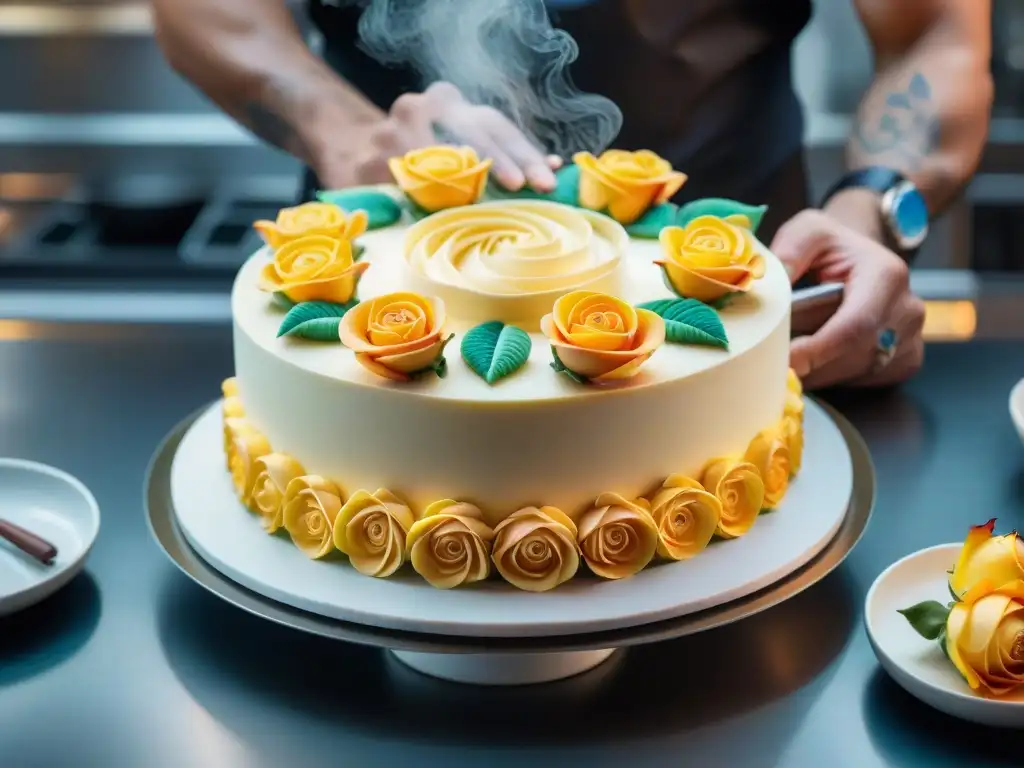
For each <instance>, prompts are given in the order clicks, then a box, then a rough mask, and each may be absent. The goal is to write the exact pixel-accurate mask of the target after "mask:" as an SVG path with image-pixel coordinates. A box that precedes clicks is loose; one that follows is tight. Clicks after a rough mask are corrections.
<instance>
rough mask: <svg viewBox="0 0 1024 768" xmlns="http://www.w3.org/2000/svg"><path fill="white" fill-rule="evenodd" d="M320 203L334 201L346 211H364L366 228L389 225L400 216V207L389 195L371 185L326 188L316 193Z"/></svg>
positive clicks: (378, 227)
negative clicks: (349, 187)
mask: <svg viewBox="0 0 1024 768" xmlns="http://www.w3.org/2000/svg"><path fill="white" fill-rule="evenodd" d="M316 196H317V199H318V200H319V201H320V202H322V203H334V205H337V206H338V207H339V208H344V209H345V210H346V211H366V217H367V219H368V222H367V229H380V228H381V227H390V226H391V225H392V224H394V223H395V222H396V221H398V219H399V218H401V216H402V207H401V206H400V205H399V204H398V203H397V202H396V201H395V199H394V198H393V197H391V195H389V194H387V193H385V192H381V191H380V190H379V189H374V188H373V187H353V188H351V189H326V190H322V191H320V192H317V194H316Z"/></svg>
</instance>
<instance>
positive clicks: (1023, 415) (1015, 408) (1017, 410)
mask: <svg viewBox="0 0 1024 768" xmlns="http://www.w3.org/2000/svg"><path fill="white" fill-rule="evenodd" d="M1010 416H1011V418H1012V419H1013V425H1014V426H1015V427H1017V434H1018V435H1020V439H1021V440H1024V379H1021V380H1020V381H1018V382H1017V385H1016V386H1015V387H1014V388H1013V389H1011V390H1010Z"/></svg>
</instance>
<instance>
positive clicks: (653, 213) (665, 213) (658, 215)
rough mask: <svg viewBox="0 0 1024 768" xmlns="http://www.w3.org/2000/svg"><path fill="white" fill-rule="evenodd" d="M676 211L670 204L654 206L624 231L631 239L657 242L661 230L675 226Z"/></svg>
mask: <svg viewBox="0 0 1024 768" xmlns="http://www.w3.org/2000/svg"><path fill="white" fill-rule="evenodd" d="M678 211H679V208H678V207H677V206H675V205H673V204H672V203H662V204H661V205H656V206H654V207H653V208H650V209H648V211H647V212H646V213H645V214H644V215H643V216H641V217H640V218H639V219H637V220H636V221H634V222H633V223H632V224H630V225H629V226H628V227H626V231H627V232H629V234H631V235H632V236H633V237H642V238H646V239H649V240H657V239H658V235H659V234H661V230H662V229H664V228H665V227H668V226H671V225H672V224H675V222H676V214H677V212H678Z"/></svg>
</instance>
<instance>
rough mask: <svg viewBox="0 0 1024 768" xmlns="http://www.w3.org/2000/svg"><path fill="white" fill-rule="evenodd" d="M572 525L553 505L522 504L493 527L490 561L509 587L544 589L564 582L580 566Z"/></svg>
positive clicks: (574, 526)
mask: <svg viewBox="0 0 1024 768" xmlns="http://www.w3.org/2000/svg"><path fill="white" fill-rule="evenodd" d="M576 536H577V531H576V524H575V523H573V521H572V520H570V519H569V517H568V516H567V515H566V514H565V513H564V512H562V511H561V510H560V509H556V508H555V507H540V508H537V507H525V508H523V509H520V510H519V511H517V512H513V513H512V514H511V515H509V516H508V517H506V518H505V519H504V520H502V521H501V522H500V523H498V525H497V527H496V528H495V529H494V548H493V550H492V553H491V560H493V561H494V567H495V568H497V569H498V573H500V574H501V575H502V576H504V577H505V580H506V581H507V582H508V583H509V584H511V585H512V586H515V587H519V589H524V590H526V591H528V592H546V591H547V590H549V589H554V588H555V587H557V586H558V585H559V584H562V583H563V582H566V581H568V580H569V579H571V578H572V577H573V576H574V575H575V574H576V570H577V569H578V568H579V565H580V549H579V545H578V544H577V543H576Z"/></svg>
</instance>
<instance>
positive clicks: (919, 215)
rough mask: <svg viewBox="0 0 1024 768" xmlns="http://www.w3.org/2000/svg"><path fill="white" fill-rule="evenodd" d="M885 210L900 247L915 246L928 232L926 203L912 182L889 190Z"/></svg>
mask: <svg viewBox="0 0 1024 768" xmlns="http://www.w3.org/2000/svg"><path fill="white" fill-rule="evenodd" d="M888 197H889V200H888V201H887V202H888V205H887V208H888V210H887V211H886V215H887V218H888V219H889V224H890V226H891V227H892V230H893V232H892V234H893V236H894V237H895V238H896V240H897V241H898V242H899V244H900V246H901V247H904V248H915V247H917V246H918V245H920V244H921V241H923V240H924V238H925V235H927V234H928V205H927V204H926V203H925V201H924V197H923V196H922V195H921V193H920V192H918V191H917V187H915V186H914V185H913V184H909V183H906V184H900V185H899V186H897V187H895V188H893V189H892V190H891V195H889V196H888Z"/></svg>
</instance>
